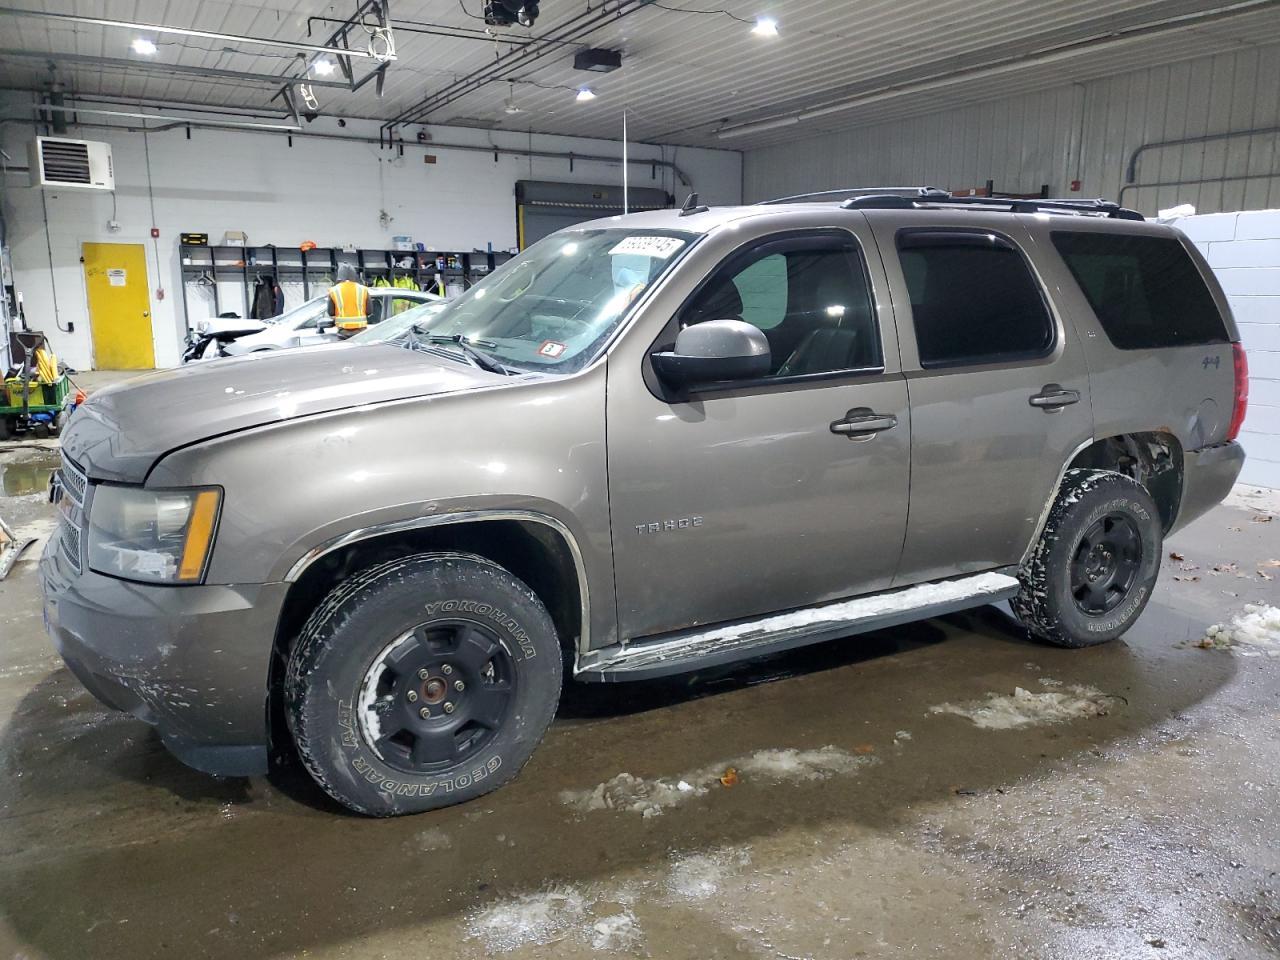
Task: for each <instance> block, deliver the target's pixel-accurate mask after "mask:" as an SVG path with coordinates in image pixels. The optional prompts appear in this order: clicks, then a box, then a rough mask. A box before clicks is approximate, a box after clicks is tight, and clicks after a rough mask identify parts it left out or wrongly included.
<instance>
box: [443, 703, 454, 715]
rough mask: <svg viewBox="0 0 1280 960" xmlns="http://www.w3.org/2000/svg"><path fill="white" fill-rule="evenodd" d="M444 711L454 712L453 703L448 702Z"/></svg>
mask: <svg viewBox="0 0 1280 960" xmlns="http://www.w3.org/2000/svg"><path fill="white" fill-rule="evenodd" d="M444 712H445V713H453V704H452V703H446V704H445V705H444Z"/></svg>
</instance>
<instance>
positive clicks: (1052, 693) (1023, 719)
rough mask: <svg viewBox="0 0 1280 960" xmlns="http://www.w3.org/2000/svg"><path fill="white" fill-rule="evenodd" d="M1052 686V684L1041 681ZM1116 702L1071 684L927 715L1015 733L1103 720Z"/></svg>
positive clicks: (948, 706) (1018, 690)
mask: <svg viewBox="0 0 1280 960" xmlns="http://www.w3.org/2000/svg"><path fill="white" fill-rule="evenodd" d="M1041 683H1043V684H1044V685H1045V686H1053V685H1054V684H1053V681H1049V682H1047V683H1046V682H1045V681H1043V680H1042V681H1041ZM1117 702H1119V699H1118V698H1117V697H1111V696H1108V695H1107V694H1105V693H1103V692H1102V691H1101V690H1096V689H1094V688H1093V687H1088V686H1084V685H1082V684H1073V685H1071V686H1068V687H1063V688H1062V689H1053V690H1047V691H1045V692H1043V693H1032V692H1031V691H1030V690H1024V689H1023V688H1022V687H1015V688H1014V691H1013V694H1012V696H1009V695H1004V694H999V693H989V694H987V698H986V699H985V700H967V701H965V702H964V703H940V704H938V705H937V706H934V707H930V708H929V712H930V713H952V714H955V715H956V716H958V717H966V718H968V719H969V720H972V721H973V724H974V726H976V727H981V728H982V729H984V730H1016V729H1018V728H1020V727H1031V726H1038V725H1041V724H1049V723H1064V722H1066V721H1068V720H1078V719H1080V718H1081V717H1102V716H1106V715H1107V713H1109V712H1110V711H1111V708H1112V707H1113V706H1114V705H1115V704H1116V703H1117Z"/></svg>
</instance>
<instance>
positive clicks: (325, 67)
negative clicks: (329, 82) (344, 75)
mask: <svg viewBox="0 0 1280 960" xmlns="http://www.w3.org/2000/svg"><path fill="white" fill-rule="evenodd" d="M311 69H312V70H313V71H314V72H315V74H316V75H317V76H320V77H327V76H330V75H331V74H332V73H333V71H334V70H336V69H338V65H337V64H335V63H334V62H333V61H332V60H330V59H329V58H328V57H321V58H320V59H319V60H317V61H316V62H315V63H313V64H311Z"/></svg>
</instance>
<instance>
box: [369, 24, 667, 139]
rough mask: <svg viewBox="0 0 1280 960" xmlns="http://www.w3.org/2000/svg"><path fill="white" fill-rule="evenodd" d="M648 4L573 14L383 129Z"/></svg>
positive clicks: (421, 115)
mask: <svg viewBox="0 0 1280 960" xmlns="http://www.w3.org/2000/svg"><path fill="white" fill-rule="evenodd" d="M651 3H652V0H616V2H615V3H613V4H612V5H610V4H607V3H605V4H601V5H600V6H599V7H596V8H595V9H590V8H588V9H587V10H586V11H584V12H583V13H579V14H576V15H574V16H573V17H572V18H570V19H569V20H567V21H565V22H564V23H561V24H559V25H557V26H555V27H552V28H551V29H550V30H549V31H548V32H547V33H546V34H545V35H543V36H540V37H537V38H535V40H534V42H533V43H530V44H527V45H525V46H523V47H520V48H518V49H515V50H508V51H507V52H506V53H502V54H499V55H498V56H497V57H495V58H494V59H493V60H491V61H489V63H487V64H486V65H485V66H483V67H480V68H478V69H476V70H473V71H471V72H470V73H468V74H465V75H463V76H462V77H459V78H458V79H457V80H455V81H454V82H453V83H452V84H450V86H449V87H447V88H446V89H444V90H442V91H441V92H440V93H436V94H433V95H431V96H429V97H427V98H425V99H424V100H421V101H419V102H418V103H417V104H415V105H414V106H412V107H410V108H408V109H407V110H405V111H403V112H402V113H401V114H400V115H399V116H397V117H395V118H394V119H392V120H389V121H387V123H385V124H384V125H383V129H384V130H387V131H388V132H389V131H391V130H394V129H395V128H396V127H397V126H399V125H401V124H406V123H421V122H422V121H423V120H424V119H425V118H426V117H427V116H428V115H430V114H431V113H433V112H435V111H436V110H439V109H441V108H442V107H446V106H448V105H449V104H451V103H453V102H454V101H456V100H459V99H461V98H462V97H465V96H466V95H467V94H469V93H472V92H474V91H476V90H478V89H480V88H481V87H482V86H484V85H485V84H487V83H492V82H494V81H495V80H507V79H509V78H510V77H511V75H512V74H513V73H515V71H517V70H521V69H524V68H526V67H529V66H530V65H532V64H534V63H537V62H538V61H540V60H543V59H545V58H546V57H549V56H551V55H553V54H556V53H560V52H561V50H560V48H561V47H562V46H563V45H565V44H572V43H575V42H577V41H581V40H583V39H584V38H586V37H587V36H589V35H590V34H591V33H592V32H594V31H595V30H597V29H599V28H600V27H602V26H604V25H605V24H607V23H611V22H614V21H617V20H621V19H622V18H623V17H626V16H629V15H630V14H632V13H635V12H636V11H638V10H643V9H644V8H646V7H648V6H649V5H650V4H651Z"/></svg>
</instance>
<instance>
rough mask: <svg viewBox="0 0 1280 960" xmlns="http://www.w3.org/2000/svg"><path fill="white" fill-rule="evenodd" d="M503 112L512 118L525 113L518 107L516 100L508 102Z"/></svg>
mask: <svg viewBox="0 0 1280 960" xmlns="http://www.w3.org/2000/svg"><path fill="white" fill-rule="evenodd" d="M503 112H504V113H509V114H511V115H512V116H515V115H516V114H517V113H524V111H523V110H522V109H520V107H518V106H516V102H515V101H514V100H508V101H507V105H506V106H505V107H504V108H503Z"/></svg>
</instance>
